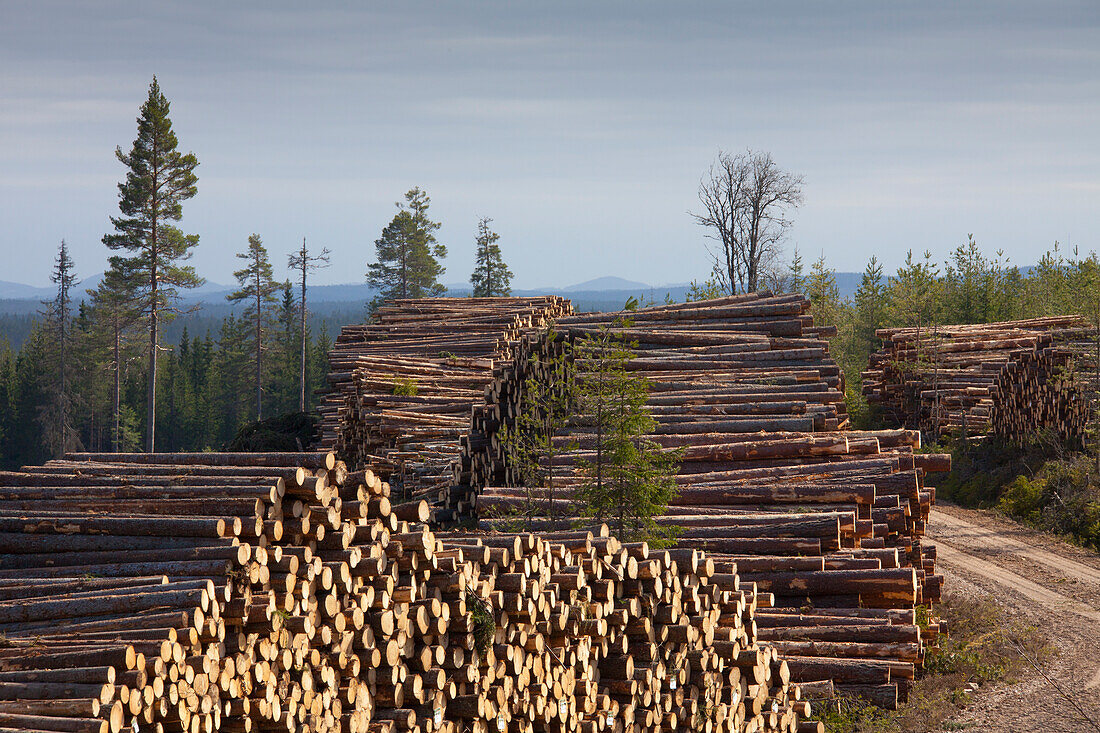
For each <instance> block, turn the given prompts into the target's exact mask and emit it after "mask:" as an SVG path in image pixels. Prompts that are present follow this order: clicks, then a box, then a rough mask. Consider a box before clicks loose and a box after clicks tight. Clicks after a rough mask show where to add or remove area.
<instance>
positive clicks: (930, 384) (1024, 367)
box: [863, 316, 1086, 442]
mask: <svg viewBox="0 0 1100 733" xmlns="http://www.w3.org/2000/svg"><path fill="white" fill-rule="evenodd" d="M1082 326H1083V322H1082V319H1081V318H1080V317H1079V316H1057V317H1051V318H1036V319H1030V320H1024V321H1006V322H1002V323H987V324H975V325H961V326H936V327H934V328H932V329H927V328H926V329H923V330H922V329H916V328H894V329H880V330H879V331H877V332H876V335H877V336H878V337H879V338H881V339H882V343H883V348H882V349H881V350H879V351H878V352H876V353H875V354H872V356H871V360H870V364H869V367H868V369H867V371H865V372H864V373H863V393H864V395H865V396H866V398H867V401H868V402H869V403H871V404H873V405H876V406H877V407H878V409H879V411H880V412H881V414H882V416H883V417H884V418H885V419H886V420H887V421H889V422H893V423H894V424H896V425H899V426H904V427H911V428H914V429H919V430H921V431H922V432H923V433H924V434H925V435H927V436H929V437H930V438H931V439H933V440H939V439H940V438H941V437H945V436H952V437H954V438H956V439H959V440H969V441H974V440H981V439H982V438H983V437H984V436H985V435H987V434H990V433H995V434H997V435H999V436H1001V437H1002V438H1005V439H1007V440H1011V441H1015V442H1021V441H1023V440H1025V439H1027V438H1029V437H1031V436H1033V435H1034V434H1035V433H1036V432H1038V431H1040V430H1051V431H1054V432H1056V433H1058V434H1059V435H1061V436H1063V437H1064V438H1066V439H1069V440H1078V439H1080V436H1081V435H1082V429H1083V422H1084V419H1085V418H1084V415H1085V413H1086V409H1085V407H1084V405H1083V404H1082V401H1081V400H1080V399H1079V394H1078V390H1079V388H1080V382H1079V380H1076V379H1074V378H1073V376H1072V375H1071V372H1072V371H1073V364H1074V362H1075V359H1074V354H1075V351H1074V349H1073V345H1074V344H1075V343H1080V342H1079V341H1075V340H1074V338H1073V336H1074V335H1075V334H1079V333H1081V330H1082Z"/></svg>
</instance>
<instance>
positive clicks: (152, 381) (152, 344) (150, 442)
mask: <svg viewBox="0 0 1100 733" xmlns="http://www.w3.org/2000/svg"><path fill="white" fill-rule="evenodd" d="M154 231H155V228H154ZM154 236H155V235H154ZM150 297H151V299H152V301H151V305H150V307H149V391H148V396H147V398H146V400H147V407H148V410H147V413H146V419H147V420H148V422H149V424H148V426H147V427H146V429H145V435H146V438H145V449H146V450H147V451H148V452H149V453H154V452H155V451H156V443H155V438H156V419H157V341H158V339H157V326H158V325H159V323H158V319H157V315H158V314H157V269H156V247H155V245H154V248H153V276H152V286H151V288H150Z"/></svg>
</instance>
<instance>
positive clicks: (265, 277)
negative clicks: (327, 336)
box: [225, 234, 279, 421]
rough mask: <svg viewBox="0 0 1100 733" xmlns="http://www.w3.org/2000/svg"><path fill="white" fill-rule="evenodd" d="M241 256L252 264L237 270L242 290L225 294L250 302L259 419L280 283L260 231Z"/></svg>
mask: <svg viewBox="0 0 1100 733" xmlns="http://www.w3.org/2000/svg"><path fill="white" fill-rule="evenodd" d="M237 257H238V258H239V259H242V260H245V261H246V262H248V266H247V267H245V268H243V269H241V270H237V271H236V272H234V273H233V277H235V278H237V283H238V284H239V285H240V286H241V287H240V289H239V290H237V291H235V292H233V293H230V294H229V295H227V296H225V297H226V299H227V300H229V302H231V303H239V302H241V301H242V300H243V301H246V306H245V311H244V319H245V320H246V321H248V322H249V323H250V324H251V326H252V353H253V356H254V364H255V376H256V420H257V421H259V420H262V419H263V352H264V334H265V333H266V332H267V330H268V328H269V327H270V324H271V311H272V309H273V306H274V305H275V304H276V303H277V302H278V301H277V299H276V298H275V292H276V291H277V290H278V289H279V286H278V285H277V284H276V283H275V280H274V279H273V278H272V276H271V262H270V261H269V260H268V257H267V248H266V247H264V244H263V241H262V240H261V239H260V235H259V234H253V235H251V236H249V238H248V250H247V251H246V252H240V253H238V254H237Z"/></svg>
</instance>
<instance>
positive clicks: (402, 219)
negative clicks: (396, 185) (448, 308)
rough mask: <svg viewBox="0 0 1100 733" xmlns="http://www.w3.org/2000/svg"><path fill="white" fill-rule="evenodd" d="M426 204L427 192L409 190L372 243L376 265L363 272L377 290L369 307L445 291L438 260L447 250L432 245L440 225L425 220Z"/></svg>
mask: <svg viewBox="0 0 1100 733" xmlns="http://www.w3.org/2000/svg"><path fill="white" fill-rule="evenodd" d="M430 204H431V199H430V198H428V194H427V193H425V192H424V191H421V190H420V189H419V188H413V189H410V190H409V191H408V192H407V193H406V194H405V203H401V202H398V203H397V204H396V206H397V208H398V212H397V214H396V215H394V217H393V219H392V220H391V221H390V223H389V224H387V225H386V228H385V229H383V230H382V236H381V237H379V238H378V239H376V240H375V242H374V248H375V257H376V259H377V262H374V263H372V264H370V266H369V270H368V272H367V282H368V283H369V284H370V286H371V287H373V288H376V289H377V290H378V291H379V295H378V297H377V298H375V299H374V301H373V302H372V304H371V305H372V307H376V306H378V305H379V304H381V302H382V301H384V300H388V299H391V298H425V297H430V296H437V295H443V293H445V292H446V290H447V289H446V288H445V287H444V286H443V285H442V284H441V283H440V282H439V276H440V275H442V274H443V272H444V271H445V270H444V268H443V266H442V265H440V264H439V258H443V257H446V256H447V248H446V247H445V246H443V245H442V244H438V243H437V242H436V239H435V234H433V232H435V231H436V230H437V229H439V227H440V224H439V222H435V221H432V220H431V219H429V218H428V207H429V205H430Z"/></svg>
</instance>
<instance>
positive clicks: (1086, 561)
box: [928, 505, 1100, 733]
mask: <svg viewBox="0 0 1100 733" xmlns="http://www.w3.org/2000/svg"><path fill="white" fill-rule="evenodd" d="M928 534H929V536H930V538H931V539H932V541H933V542H934V543H935V544H936V547H937V552H938V556H937V557H938V559H937V566H938V567H940V568H942V572H943V574H944V575H945V576H946V578H945V581H946V584H945V587H946V589H949V590H950V591H951V592H953V593H966V594H970V593H972V594H975V596H976V597H977V595H978V594H982V595H985V596H986V597H989V598H991V599H992V600H993V601H994V602H995V603H996V604H997V605H998V606H999V607H1000V608H1002V609H1003V610H1004V612H1005V613H1006V615H1008V616H1010V617H1011V618H1012V619H1014V620H1019V621H1022V622H1024V623H1026V624H1028V625H1030V626H1034V627H1036V628H1037V629H1039V630H1041V631H1042V633H1044V635H1045V636H1046V637H1047V639H1048V641H1049V644H1050V646H1051V647H1052V651H1053V653H1052V654H1050V655H1047V657H1046V658H1045V659H1043V660H1039V669H1028V670H1025V672H1024V674H1022V675H1021V676H1020V678H1019V679H1018V680H1017V681H1015V682H1012V683H1005V684H998V685H993V686H990V687H989V688H987V689H984V690H980V691H979V692H978V693H977V694H976V695H975V696H974V700H973V703H972V704H971V705H969V706H968V707H967V708H966V709H965V710H963V711H962V712H961V713H960V714H959V715H958V716H956V717H955V718H953V719H952V720H951V721H950V722H949V723H948V724H946V725H944V726H943V727H942V728H941V730H944V731H947V730H975V731H977V730H982V731H998V732H1001V731H1003V732H1005V733H1016V732H1017V731H1019V732H1020V733H1023V732H1024V731H1027V732H1029V733H1030V732H1031V731H1050V732H1058V733H1061V732H1062V731H1065V732H1066V733H1087V732H1088V731H1094V732H1095V733H1100V727H1098V726H1097V724H1100V556H1097V555H1095V554H1092V553H1090V552H1087V551H1085V550H1082V549H1080V548H1078V547H1075V546H1073V545H1070V544H1067V543H1065V542H1062V541H1060V540H1058V539H1056V538H1054V537H1052V536H1050V535H1049V534H1045V533H1043V532H1039V531H1035V530H1031V529H1028V528H1027V527H1024V526H1021V525H1019V524H1017V523H1015V522H1012V521H1010V520H1008V519H1005V518H1003V517H1000V516H998V515H996V514H993V513H992V512H983V511H975V510H970V509H962V508H960V507H956V506H952V505H941V506H937V507H936V509H935V510H934V511H933V513H932V517H931V520H930V521H929V524H928ZM1048 678H1049V679H1048ZM1059 688H1060V689H1061V692H1060V691H1059ZM1063 693H1064V694H1063ZM1067 695H1068V696H1070V697H1071V698H1072V699H1073V701H1074V702H1075V703H1076V704H1077V705H1078V706H1080V707H1081V708H1082V709H1083V712H1079V711H1077V710H1076V709H1075V708H1074V706H1073V704H1071V703H1070V701H1069V700H1067V697H1066V696H1067ZM1089 718H1091V720H1092V721H1094V722H1090V721H1089Z"/></svg>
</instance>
